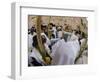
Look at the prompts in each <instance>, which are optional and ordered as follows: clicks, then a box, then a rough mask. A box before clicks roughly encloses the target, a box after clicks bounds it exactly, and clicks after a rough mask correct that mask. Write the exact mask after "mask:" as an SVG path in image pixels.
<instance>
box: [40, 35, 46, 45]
mask: <svg viewBox="0 0 100 82" xmlns="http://www.w3.org/2000/svg"><path fill="white" fill-rule="evenodd" d="M41 38H42V43H43V44H44V43H46V37H45V36H44V35H42V36H41Z"/></svg>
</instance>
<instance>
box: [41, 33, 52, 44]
mask: <svg viewBox="0 0 100 82" xmlns="http://www.w3.org/2000/svg"><path fill="white" fill-rule="evenodd" d="M41 35H44V36H45V38H46V40H47V41H46V44H47V45H48V46H49V45H51V42H50V39H49V38H48V37H47V36H46V34H45V33H41Z"/></svg>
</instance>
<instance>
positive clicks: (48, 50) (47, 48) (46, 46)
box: [44, 44, 50, 54]
mask: <svg viewBox="0 0 100 82" xmlns="http://www.w3.org/2000/svg"><path fill="white" fill-rule="evenodd" d="M44 46H45V50H46V51H47V53H48V54H50V49H49V47H48V45H47V44H44Z"/></svg>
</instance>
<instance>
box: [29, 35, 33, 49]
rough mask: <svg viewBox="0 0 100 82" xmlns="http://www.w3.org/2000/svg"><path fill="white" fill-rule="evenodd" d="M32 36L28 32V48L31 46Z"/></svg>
mask: <svg viewBox="0 0 100 82" xmlns="http://www.w3.org/2000/svg"><path fill="white" fill-rule="evenodd" d="M32 38H33V35H31V34H29V35H28V48H32V42H33V41H32Z"/></svg>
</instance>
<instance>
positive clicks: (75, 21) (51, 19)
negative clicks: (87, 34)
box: [28, 15, 88, 29]
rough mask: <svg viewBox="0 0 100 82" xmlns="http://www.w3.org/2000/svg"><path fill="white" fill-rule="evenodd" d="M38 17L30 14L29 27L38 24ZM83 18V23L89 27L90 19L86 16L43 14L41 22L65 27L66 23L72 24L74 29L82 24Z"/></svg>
mask: <svg viewBox="0 0 100 82" xmlns="http://www.w3.org/2000/svg"><path fill="white" fill-rule="evenodd" d="M36 17H37V16H33V15H29V16H28V28H31V27H32V26H34V25H35V26H36ZM81 19H82V20H83V23H85V24H86V26H87V27H88V21H87V18H86V17H72V16H71V17H70V16H42V19H41V23H42V24H46V25H48V24H49V23H54V24H55V25H61V26H63V27H64V25H65V24H68V25H70V26H71V28H72V29H76V28H77V25H80V24H81Z"/></svg>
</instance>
